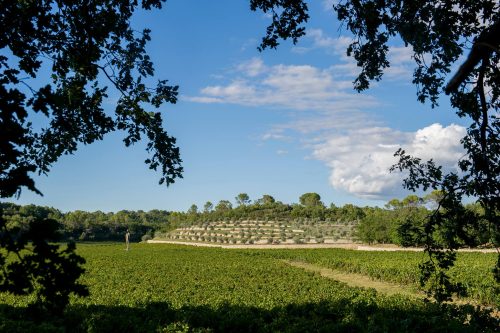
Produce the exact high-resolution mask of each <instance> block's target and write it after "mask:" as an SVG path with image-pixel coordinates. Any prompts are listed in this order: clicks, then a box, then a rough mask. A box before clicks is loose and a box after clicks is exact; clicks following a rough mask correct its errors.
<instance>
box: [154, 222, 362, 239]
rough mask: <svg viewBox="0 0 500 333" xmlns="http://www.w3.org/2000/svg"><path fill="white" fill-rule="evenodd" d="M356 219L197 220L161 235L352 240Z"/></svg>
mask: <svg viewBox="0 0 500 333" xmlns="http://www.w3.org/2000/svg"><path fill="white" fill-rule="evenodd" d="M355 226H356V221H353V222H343V223H331V222H326V221H315V220H304V221H302V220H291V221H258V220H255V221H249V220H234V221H219V222H197V223H195V224H193V225H190V226H187V227H182V228H177V229H175V230H173V231H170V232H168V233H166V234H164V235H160V236H161V237H162V238H166V239H170V240H180V241H199V242H210V243H220V244H307V243H313V244H318V243H335V242H351V241H352V239H353V234H354V228H355Z"/></svg>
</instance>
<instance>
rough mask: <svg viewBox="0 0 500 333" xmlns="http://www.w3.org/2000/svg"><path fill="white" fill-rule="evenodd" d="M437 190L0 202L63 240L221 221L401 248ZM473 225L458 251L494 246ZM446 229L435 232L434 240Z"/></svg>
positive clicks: (147, 233)
mask: <svg viewBox="0 0 500 333" xmlns="http://www.w3.org/2000/svg"><path fill="white" fill-rule="evenodd" d="M438 200H439V192H437V191H435V192H432V193H430V194H428V195H425V196H423V197H419V196H417V195H414V194H412V195H409V196H407V197H405V198H403V199H401V200H400V199H392V200H389V201H388V202H387V203H386V204H385V205H384V207H376V206H374V207H370V206H365V207H358V206H355V205H353V204H345V205H343V206H336V205H335V204H333V203H332V204H330V205H329V206H326V205H325V204H324V203H323V202H322V201H321V197H320V195H319V194H317V193H304V194H303V195H301V196H300V198H299V202H298V203H291V204H287V203H283V202H280V201H276V200H275V199H274V198H273V197H272V196H271V195H268V194H265V195H263V196H262V197H261V198H259V199H257V200H254V201H253V202H252V201H251V200H250V198H249V196H248V194H246V193H240V194H238V195H237V196H236V197H235V198H234V202H235V204H234V206H233V204H232V203H231V201H229V200H220V201H218V203H217V204H215V205H214V204H213V203H212V202H210V201H209V202H206V203H205V204H204V206H203V208H201V209H199V208H198V206H196V205H195V204H193V205H191V207H190V208H189V209H188V210H187V211H185V212H182V211H166V210H159V209H154V210H150V211H143V210H138V211H132V210H120V211H118V212H108V213H105V212H102V211H94V212H86V211H82V210H75V211H70V212H66V213H63V212H61V211H60V210H58V209H56V208H52V207H42V206H36V205H24V206H21V205H16V204H13V203H6V202H4V203H0V208H1V210H2V212H3V218H4V219H5V220H6V221H7V226H8V228H9V229H10V230H12V231H14V232H15V231H16V230H17V231H20V232H21V231H23V230H25V229H27V228H28V226H29V223H30V221H32V220H36V219H42V220H43V219H51V220H55V221H57V222H58V223H59V225H60V229H59V231H60V234H61V236H62V238H63V239H64V240H73V241H80V242H82V241H83V242H85V241H121V240H123V239H124V234H125V232H126V230H127V229H129V230H130V233H131V240H132V241H135V242H137V241H145V240H148V239H152V238H153V237H154V236H155V233H164V232H168V231H170V230H173V229H176V228H182V227H188V226H192V225H194V224H197V223H203V222H219V221H240V220H257V221H288V222H292V221H293V222H295V224H298V225H300V224H306V223H308V222H325V223H331V224H334V223H352V224H354V226H355V227H354V230H355V231H354V240H355V241H357V242H362V243H368V244H396V245H399V246H403V247H410V246H422V245H423V244H424V238H423V235H424V223H425V221H426V219H427V218H428V217H429V215H431V214H432V213H433V212H434V211H435V209H436V205H437V202H438ZM464 208H465V211H466V212H467V213H468V214H475V215H477V216H481V215H482V214H484V211H483V210H482V209H481V207H480V205H478V204H477V203H469V204H465V205H464ZM477 220H478V221H479V222H478V223H477V224H476V225H474V226H472V225H471V226H469V227H468V228H464V229H463V230H462V231H463V236H464V237H463V239H464V240H465V241H463V243H462V244H461V246H462V247H465V246H467V247H489V246H492V244H491V242H492V240H491V238H492V234H491V233H490V230H489V229H488V227H487V223H481V221H482V220H481V219H480V218H479V219H477ZM441 232H446V230H440V229H437V230H436V231H435V236H436V237H437V238H439V237H443V236H442V235H441V236H440V233H441Z"/></svg>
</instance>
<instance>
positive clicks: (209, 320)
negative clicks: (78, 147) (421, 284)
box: [0, 244, 499, 332]
mask: <svg viewBox="0 0 500 333" xmlns="http://www.w3.org/2000/svg"><path fill="white" fill-rule="evenodd" d="M78 251H79V253H80V254H81V255H83V256H84V257H85V258H86V260H87V263H86V264H85V267H86V273H85V274H84V276H83V277H82V280H83V282H84V283H85V284H87V285H88V286H89V287H90V293H91V296H90V297H88V298H74V299H72V302H71V305H70V306H69V308H68V309H67V310H66V313H65V315H64V317H63V318H62V319H53V320H47V318H44V320H43V321H37V318H32V315H31V314H30V311H29V308H27V304H28V303H29V302H30V301H31V300H30V298H29V297H13V296H10V295H5V294H0V300H1V303H3V305H1V307H0V319H1V320H0V331H9V332H26V331H38V332H43V331H71V332H346V331H349V332H479V331H481V332H494V331H496V329H497V328H498V325H499V322H498V319H495V318H494V317H492V316H490V315H489V314H488V311H480V310H478V309H475V308H474V307H473V306H471V305H444V306H438V305H436V304H433V303H427V302H424V301H422V300H421V299H418V298H413V297H409V296H403V295H396V296H385V295H383V294H380V293H377V292H376V291H375V290H373V289H365V288H353V287H349V286H347V285H346V284H344V283H340V282H337V281H335V280H332V279H326V278H322V277H321V276H319V275H318V274H315V273H311V272H308V271H306V270H303V269H300V268H295V267H292V266H290V265H289V264H287V262H286V261H303V262H310V263H314V264H317V265H321V266H324V267H330V268H334V269H337V270H344V271H346V272H358V273H362V274H365V275H369V276H371V277H373V278H376V279H382V280H390V281H394V282H398V283H401V284H409V285H411V286H412V288H416V279H417V278H418V275H417V273H416V266H415V264H416V263H417V262H418V260H419V259H420V258H421V256H422V254H420V253H367V252H355V251H347V250H338V249H335V250H320V249H318V250H316V249H315V250H267V251H266V250H224V249H218V248H194V247H187V246H174V245H164V244H158V245H153V244H133V246H132V247H131V251H128V252H127V251H125V250H124V246H123V245H122V244H80V245H79V247H78ZM419 256H420V258H419ZM493 260H494V255H493V254H475V253H463V254H461V255H460V257H459V259H458V263H457V267H456V269H455V271H454V272H453V274H454V275H455V276H456V277H457V278H460V279H461V280H462V281H463V282H464V283H465V284H466V285H467V286H468V288H469V291H470V293H471V297H472V299H475V300H476V301H478V302H479V303H483V304H486V305H490V306H491V305H492V304H495V302H496V306H498V292H495V284H494V283H493V280H492V279H490V278H489V275H488V274H489V272H488V269H489V267H491V265H492V262H493ZM27 319H31V320H27Z"/></svg>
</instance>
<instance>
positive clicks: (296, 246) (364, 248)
mask: <svg viewBox="0 0 500 333" xmlns="http://www.w3.org/2000/svg"><path fill="white" fill-rule="evenodd" d="M147 242H148V243H149V244H177V245H190V246H201V247H218V248H222V249H260V250H264V249H348V250H358V251H413V252H422V251H423V250H424V249H423V248H415V247H399V246H396V245H389V244H387V245H363V244H357V243H321V244H252V245H242V244H235V245H226V244H210V243H202V242H179V241H169V240H158V239H152V240H148V241H147ZM458 251H459V252H482V253H496V252H497V250H496V249H459V250H458Z"/></svg>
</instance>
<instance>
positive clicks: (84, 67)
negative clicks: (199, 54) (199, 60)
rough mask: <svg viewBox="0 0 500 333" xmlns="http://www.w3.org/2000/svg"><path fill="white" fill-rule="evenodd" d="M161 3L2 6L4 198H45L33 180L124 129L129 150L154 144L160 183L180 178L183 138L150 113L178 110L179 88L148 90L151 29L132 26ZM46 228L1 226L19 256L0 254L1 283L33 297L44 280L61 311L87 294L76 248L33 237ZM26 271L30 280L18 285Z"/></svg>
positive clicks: (0, 182)
mask: <svg viewBox="0 0 500 333" xmlns="http://www.w3.org/2000/svg"><path fill="white" fill-rule="evenodd" d="M164 2H165V0H143V1H141V2H140V4H139V3H138V2H137V1H122V0H95V1H76V2H75V1H54V0H45V1H2V2H1V5H0V20H1V22H2V34H1V35H0V49H1V50H2V52H1V54H0V109H1V116H0V133H1V135H0V197H2V198H8V197H12V196H14V195H19V193H20V191H21V190H22V189H23V188H27V189H28V190H31V191H34V192H36V193H39V194H41V191H40V190H39V189H37V187H36V186H35V181H34V180H33V174H46V173H47V172H49V170H50V168H51V166H52V165H53V163H55V162H56V161H57V160H58V159H59V157H61V156H62V155H64V154H72V153H74V152H75V151H76V149H77V148H78V147H79V145H82V144H84V145H86V144H91V143H93V142H95V141H97V140H102V139H103V137H104V135H106V134H107V133H109V132H112V131H122V132H124V139H123V142H124V144H125V145H126V146H130V145H132V144H134V143H136V142H138V141H139V140H141V138H142V137H145V138H146V139H147V140H148V143H147V145H146V150H147V152H148V153H149V154H150V156H149V158H147V159H146V160H145V162H146V164H148V165H149V168H150V169H153V170H158V171H160V173H161V176H160V180H159V182H160V184H163V183H165V184H167V185H168V184H171V183H173V182H174V181H175V179H176V178H179V177H182V167H181V159H180V155H179V149H178V148H177V147H176V140H175V138H173V137H172V136H170V135H169V134H168V133H167V132H166V131H165V130H164V129H163V120H162V117H161V114H160V113H159V112H157V111H151V110H150V108H153V109H157V108H159V107H160V106H161V105H162V104H164V103H175V102H176V100H177V94H178V87H177V86H171V85H169V84H168V82H167V81H166V80H160V81H158V83H157V85H156V87H148V86H147V85H146V83H147V82H149V81H150V78H151V77H152V76H153V74H154V68H153V63H152V61H151V59H150V57H149V56H148V54H147V53H146V50H145V47H146V44H147V42H148V41H149V40H150V31H149V30H147V29H145V30H143V31H141V32H137V31H135V30H133V29H132V27H131V26H130V20H131V17H132V15H133V13H134V12H135V11H136V10H137V9H138V7H139V6H141V7H142V8H143V9H145V10H150V9H152V8H161V7H162V4H163V3H164ZM47 72H49V73H51V74H50V77H47V76H46V74H45V73H47ZM110 88H111V89H110ZM110 93H113V94H118V96H119V97H118V100H117V102H116V107H115V109H114V113H111V112H108V110H105V109H104V107H103V103H104V100H105V99H106V98H107V97H108V96H110ZM35 119H36V121H35ZM40 119H43V120H40ZM0 213H1V212H0ZM39 223H43V224H44V225H46V230H54V229H53V228H52V227H51V223H52V222H50V221H49V220H45V221H42V220H36V221H35V222H33V223H30V224H29V225H28V230H27V232H23V233H22V235H21V236H19V237H20V238H19V237H18V238H16V237H17V236H16V235H14V234H12V232H13V231H12V230H9V229H8V228H7V226H6V224H5V221H4V220H0V229H1V230H2V231H1V233H0V243H1V244H2V247H3V248H5V249H7V250H8V251H13V252H15V253H17V254H18V256H17V258H18V260H17V261H16V262H15V264H12V263H11V264H5V257H4V256H3V254H2V255H1V256H0V264H1V268H2V269H1V277H0V283H1V284H2V286H3V288H5V289H6V290H17V291H23V292H27V291H30V290H33V288H32V287H30V283H33V282H39V283H40V285H41V286H42V288H41V289H37V288H35V289H36V290H37V292H38V293H39V295H41V294H43V295H44V298H45V300H46V301H47V303H50V302H52V303H53V305H57V307H58V308H61V307H63V306H64V304H65V303H66V302H67V293H68V292H71V291H72V290H73V291H74V292H76V293H77V294H83V293H82V289H79V288H77V287H78V284H77V283H76V279H78V276H79V275H80V273H81V272H82V270H81V269H80V268H79V266H78V265H79V264H80V263H82V262H83V259H82V258H80V257H78V256H77V255H76V254H75V253H74V246H73V245H69V246H68V247H67V248H66V250H63V251H62V252H60V251H59V250H58V249H57V246H55V245H49V244H48V241H52V240H53V239H54V237H55V235H54V234H53V233H50V232H48V231H47V232H42V233H37V232H33V230H32V228H35V227H37V228H38V226H39ZM39 229H43V228H38V229H37V230H39ZM28 241H30V242H32V243H33V246H32V247H30V250H29V253H30V254H27V255H21V254H20V253H24V252H23V251H21V250H23V249H24V248H25V247H26V244H27V242H28ZM9 244H10V245H9ZM12 244H14V245H12ZM44 255H47V261H48V263H49V265H52V266H50V267H52V268H53V270H52V271H51V272H48V271H45V270H43V269H41V268H40V269H39V268H36V267H38V266H39V264H37V263H36V262H37V261H36V260H38V258H41V257H42V256H44ZM35 266H36V267H35ZM56 271H57V272H56ZM21 272H25V275H26V278H23V279H22V278H20V277H21V276H22V274H21ZM56 273H57V274H59V273H60V274H62V275H63V276H66V277H67V279H68V280H67V281H66V282H67V283H62V282H61V281H59V278H54V279H50V278H49V275H50V274H56ZM50 276H55V275H50ZM28 278H29V279H31V282H28V280H27V279H28ZM17 284H19V287H18V286H17ZM16 288H17V289H16ZM40 293H41V294H40ZM60 296H61V297H60Z"/></svg>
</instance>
